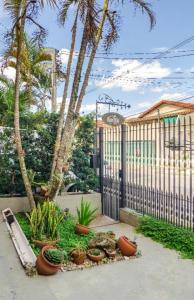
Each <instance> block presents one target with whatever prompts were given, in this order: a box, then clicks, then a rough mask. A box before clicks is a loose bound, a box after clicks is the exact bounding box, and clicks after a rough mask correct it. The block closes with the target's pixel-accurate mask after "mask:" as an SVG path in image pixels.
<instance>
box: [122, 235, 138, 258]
mask: <svg viewBox="0 0 194 300" xmlns="http://www.w3.org/2000/svg"><path fill="white" fill-rule="evenodd" d="M118 247H119V249H120V250H121V253H122V254H123V255H124V256H132V255H135V253H136V251H137V245H136V244H134V243H132V242H131V241H130V240H129V239H128V238H127V237H126V236H121V237H120V238H119V240H118Z"/></svg>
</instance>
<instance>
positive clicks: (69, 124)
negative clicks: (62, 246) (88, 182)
mask: <svg viewBox="0 0 194 300" xmlns="http://www.w3.org/2000/svg"><path fill="white" fill-rule="evenodd" d="M108 3H109V0H105V1H104V7H103V15H102V20H101V22H100V25H99V28H98V30H97V35H96V41H95V45H94V46H93V49H92V53H91V55H90V59H89V63H88V67H87V71H86V75H85V78H84V83H83V85H82V89H81V93H80V96H79V98H78V102H77V94H78V89H79V82H80V77H81V71H82V67H83V62H84V57H85V53H86V48H87V43H86V39H85V34H84V33H83V39H82V45H81V48H80V52H79V58H78V63H77V68H76V74H75V77H74V84H73V89H72V94H71V100H70V107H69V110H68V115H67V119H66V122H65V128H64V132H63V136H62V141H61V147H60V149H59V154H58V159H57V161H56V169H55V171H56V174H57V177H56V178H55V181H54V182H53V183H54V184H53V185H52V187H51V190H50V195H49V197H50V199H54V198H55V197H56V195H57V193H58V191H59V189H60V186H61V183H62V177H63V166H64V164H67V162H68V159H69V157H70V155H71V147H72V143H73V139H74V134H75V128H76V124H77V120H78V117H79V110H80V107H81V102H82V100H83V97H84V94H85V90H86V87H87V85H88V80H89V76H90V72H91V69H92V64H93V61H94V57H95V54H96V50H97V48H98V45H99V42H100V38H101V35H102V29H103V26H104V22H105V18H106V11H107V9H108ZM85 30H86V27H85ZM82 47H83V48H82ZM76 103H77V107H76ZM75 107H76V111H75Z"/></svg>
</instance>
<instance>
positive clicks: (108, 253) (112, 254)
mask: <svg viewBox="0 0 194 300" xmlns="http://www.w3.org/2000/svg"><path fill="white" fill-rule="evenodd" d="M116 253H117V252H116V250H114V251H112V252H110V251H107V250H106V255H107V256H108V257H111V258H114V257H115V256H116Z"/></svg>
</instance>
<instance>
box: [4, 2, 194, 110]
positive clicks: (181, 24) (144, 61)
mask: <svg viewBox="0 0 194 300" xmlns="http://www.w3.org/2000/svg"><path fill="white" fill-rule="evenodd" d="M115 2H116V1H115ZM126 2H128V4H126V5H125V6H124V7H122V6H118V5H117V6H115V9H117V10H119V12H120V14H121V24H120V38H119V40H118V41H117V43H116V44H115V45H114V46H113V47H112V49H111V53H110V54H109V55H105V54H104V53H103V52H104V50H103V48H102V47H100V49H99V50H98V54H97V58H96V59H95V63H94V66H93V70H92V77H91V79H90V82H89V86H88V88H87V92H86V95H85V98H84V103H83V107H82V112H85V113H87V112H90V111H95V102H96V100H97V99H98V97H99V96H100V95H102V94H104V93H106V94H108V95H109V96H110V97H112V98H113V99H114V100H117V99H119V100H121V101H123V102H124V103H127V104H130V105H131V108H130V109H128V110H127V111H125V112H123V114H125V115H131V114H136V113H139V112H142V111H144V110H146V109H147V108H149V107H150V106H151V105H152V104H153V103H155V102H156V101H159V100H161V99H170V100H176V101H177V100H178V101H180V100H182V99H184V98H187V97H190V96H193V95H194V82H193V81H194V73H193V72H194V41H191V42H190V43H188V44H187V45H184V46H182V47H180V48H179V49H177V50H174V51H171V52H170V53H167V54H163V55H162V56H164V58H160V59H152V58H153V57H157V55H158V54H153V53H155V52H156V53H157V52H163V51H165V50H167V49H170V48H172V47H173V46H175V45H177V44H179V43H180V42H182V41H184V40H186V39H188V38H190V37H191V36H192V35H194V18H193V11H194V1H193V0H186V1H183V0H182V1H181V0H178V1H177V0H170V1H169V0H157V1H156V0H152V1H149V2H150V3H151V4H152V9H153V11H154V12H155V16H156V25H155V27H154V29H153V30H152V31H150V30H149V29H150V28H149V22H148V17H147V16H146V15H145V14H144V15H142V13H141V11H135V10H134V6H133V5H132V4H131V3H129V1H126ZM2 3H3V1H2V0H0V31H1V32H3V31H4V28H9V27H10V19H9V17H8V16H7V15H6V14H5V12H4V11H3V9H2ZM73 15H74V10H73V8H72V9H71V11H70V14H69V18H68V20H67V22H66V24H65V27H61V26H59V23H58V22H57V17H56V16H57V13H56V12H55V11H53V10H51V9H49V8H46V9H45V10H44V11H43V12H42V13H41V15H40V16H39V22H40V23H41V25H43V26H44V27H45V28H46V29H47V31H48V36H47V40H46V43H45V46H47V47H54V48H56V49H58V50H61V49H63V50H64V49H65V52H66V53H67V51H68V49H69V47H70V33H69V29H70V28H71V24H72V19H73ZM0 37H2V35H0ZM80 37H81V30H80V31H79V36H78V43H77V45H76V51H78V50H79V41H80ZM3 48H4V47H3V40H2V38H1V40H0V55H2V53H3ZM137 53H141V54H137ZM145 53H147V54H145ZM76 58H77V56H76V53H75V57H74V66H73V67H75V64H76ZM62 60H63V62H64V68H65V63H66V62H67V55H63V56H62ZM8 73H11V70H8ZM12 76H13V72H12ZM107 76H108V77H110V78H109V79H107ZM62 92H63V84H61V85H60V86H59V87H58V101H59V102H60V99H61V96H62ZM193 100H194V98H193V99H192V98H191V99H189V101H190V102H192V101H193ZM101 109H102V111H104V108H103V107H101Z"/></svg>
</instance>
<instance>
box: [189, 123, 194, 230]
mask: <svg viewBox="0 0 194 300" xmlns="http://www.w3.org/2000/svg"><path fill="white" fill-rule="evenodd" d="M191 121H192V120H191V117H189V140H190V145H189V146H190V197H189V210H190V212H189V218H190V229H191V228H192V218H193V216H192V210H193V209H192V196H193V188H192V182H193V180H192V179H193V174H192V167H193V166H192V123H191Z"/></svg>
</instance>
